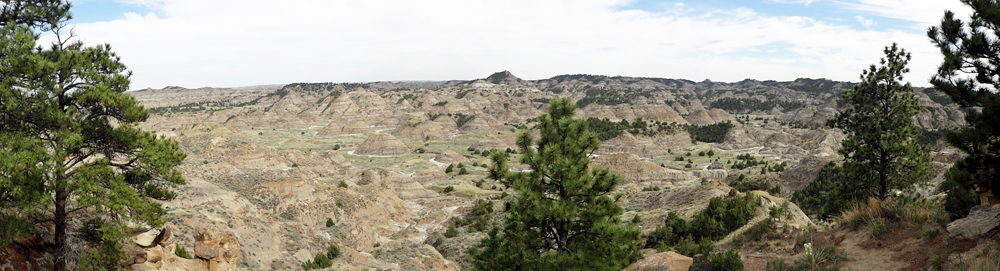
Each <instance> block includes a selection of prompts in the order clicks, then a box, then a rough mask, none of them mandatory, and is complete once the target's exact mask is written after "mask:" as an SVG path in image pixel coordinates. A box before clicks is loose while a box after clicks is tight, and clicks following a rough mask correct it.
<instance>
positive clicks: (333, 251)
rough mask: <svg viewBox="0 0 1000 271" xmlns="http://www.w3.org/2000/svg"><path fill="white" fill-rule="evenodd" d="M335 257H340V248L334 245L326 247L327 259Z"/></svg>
mask: <svg viewBox="0 0 1000 271" xmlns="http://www.w3.org/2000/svg"><path fill="white" fill-rule="evenodd" d="M337 256H340V248H339V247H337V246H336V245H334V244H330V246H329V247H326V257H327V258H330V259H335V258H337Z"/></svg>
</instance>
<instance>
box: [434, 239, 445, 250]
mask: <svg viewBox="0 0 1000 271" xmlns="http://www.w3.org/2000/svg"><path fill="white" fill-rule="evenodd" d="M441 244H444V238H441V237H438V238H437V239H435V240H434V244H433V245H431V246H433V247H434V248H439V247H441Z"/></svg>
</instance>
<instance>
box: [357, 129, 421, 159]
mask: <svg viewBox="0 0 1000 271" xmlns="http://www.w3.org/2000/svg"><path fill="white" fill-rule="evenodd" d="M409 153H410V148H407V147H406V145H405V144H403V142H402V141H399V139H396V137H394V136H392V135H390V134H384V133H374V134H371V135H369V136H368V138H367V139H365V142H363V143H361V145H360V146H358V149H357V150H355V151H354V154H355V155H375V156H403V155H407V154H409Z"/></svg>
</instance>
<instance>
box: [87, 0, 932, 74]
mask: <svg viewBox="0 0 1000 271" xmlns="http://www.w3.org/2000/svg"><path fill="white" fill-rule="evenodd" d="M134 1H136V2H137V3H139V2H142V3H146V4H147V5H148V6H149V7H153V8H154V10H155V14H153V13H150V14H134V13H132V14H127V15H125V16H124V19H119V20H115V21H110V22H98V23H89V24H80V25H77V26H76V33H77V34H78V35H79V36H80V37H83V38H84V39H85V40H86V41H88V42H90V43H110V44H111V45H112V46H113V49H114V50H115V51H116V52H118V53H119V55H120V56H121V57H122V60H123V62H125V63H126V64H127V65H129V68H130V69H132V70H133V72H134V75H133V77H132V79H133V85H132V87H133V89H138V88H146V87H154V88H160V87H164V86H168V85H179V86H184V87H202V86H215V87H225V86H244V85H255V84H273V83H291V82H330V81H332V82H362V81H377V80H450V79H473V78H483V77H486V76H488V75H489V74H491V73H492V72H495V71H501V70H510V71H511V72H513V73H514V74H515V75H517V76H519V77H521V78H526V79H540V78H548V77H551V76H555V75H560V74H572V73H588V74H605V75H626V76H649V77H666V78H685V79H691V80H701V79H705V78H709V79H711V80H713V81H738V80H742V79H744V78H755V79H761V80H768V79H773V80H793V79H795V78H799V77H812V78H820V77H823V78H830V79H837V80H851V81H857V78H858V74H860V72H861V71H862V70H863V69H864V68H866V67H867V66H868V65H870V64H873V63H877V61H878V59H879V57H881V52H882V47H883V46H885V45H889V44H891V43H892V42H894V41H895V42H899V43H900V45H901V46H902V47H904V48H906V49H907V50H910V51H911V52H912V53H913V56H914V60H913V61H912V62H911V70H912V71H913V72H912V73H911V74H910V76H908V78H909V80H910V81H912V82H913V83H914V84H915V85H927V84H926V82H927V78H929V76H930V75H931V74H932V73H933V72H934V69H935V68H936V65H937V64H938V62H940V56H938V53H937V51H936V50H935V49H934V48H933V47H932V46H931V45H930V43H929V42H927V40H926V37H924V35H923V34H922V33H908V32H900V31H893V32H879V31H873V30H857V29H854V28H851V27H849V26H847V25H839V24H830V23H827V22H822V21H817V20H814V19H811V18H806V17H796V16H790V17H777V16H768V15H762V14H759V13H757V12H755V11H753V10H750V9H736V10H722V11H714V12H710V13H694V12H690V11H683V10H675V11H672V12H665V13H650V12H646V11H640V10H620V7H622V6H623V5H624V4H627V3H628V1H625V0H587V1H582V0H579V1H570V0H557V1H537V0H510V1H467V0H439V1H408V0H391V1H390V0H387V1H325V0H299V1H283V2H281V4H275V2H274V1H260V0H246V1H223V0H158V1H152V0H134ZM157 14H158V15H157ZM775 50H776V52H774V53H769V52H773V51H775Z"/></svg>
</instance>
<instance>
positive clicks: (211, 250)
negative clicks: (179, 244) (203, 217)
mask: <svg viewBox="0 0 1000 271" xmlns="http://www.w3.org/2000/svg"><path fill="white" fill-rule="evenodd" d="M194 240H195V242H194V253H195V256H196V257H198V258H200V259H204V260H208V261H209V262H210V263H209V265H210V266H211V264H212V263H215V262H228V263H232V264H233V269H231V270H235V264H236V263H238V262H240V242H239V241H238V240H237V239H236V234H234V233H233V232H231V231H227V232H222V233H220V232H210V231H208V230H206V229H204V228H201V229H198V231H196V232H195V233H194ZM209 269H210V270H220V269H212V268H209ZM225 270H229V269H225Z"/></svg>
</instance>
